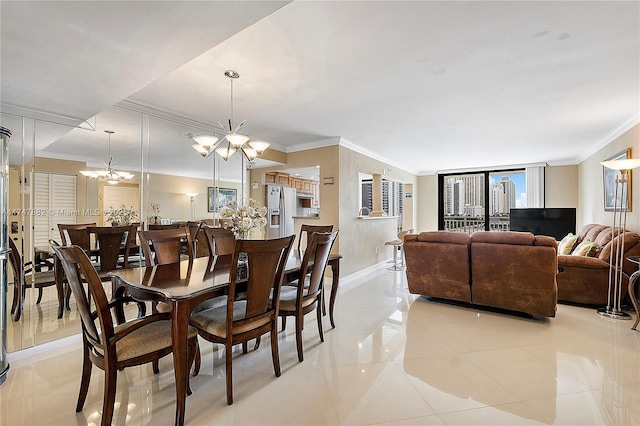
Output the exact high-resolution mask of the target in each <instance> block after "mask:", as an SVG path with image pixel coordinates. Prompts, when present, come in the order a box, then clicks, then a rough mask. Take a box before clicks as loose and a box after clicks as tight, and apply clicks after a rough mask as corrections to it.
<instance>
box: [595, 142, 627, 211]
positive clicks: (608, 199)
mask: <svg viewBox="0 0 640 426" xmlns="http://www.w3.org/2000/svg"><path fill="white" fill-rule="evenodd" d="M625 158H631V150H630V149H625V150H624V151H620V152H619V153H617V154H616V155H613V156H611V157H609V158H607V159H606V160H605V161H610V160H623V159H625ZM627 173H629V176H628V178H627V179H628V183H627V184H625V185H622V184H618V181H619V180H620V178H621V177H622V173H621V172H620V170H613V169H609V168H607V167H604V166H602V187H603V190H604V211H606V212H612V211H615V210H617V211H620V207H621V206H622V211H628V212H630V211H631V171H630V170H629V171H628V172H627ZM623 188H624V191H623ZM616 189H617V192H616ZM623 192H624V193H623Z"/></svg>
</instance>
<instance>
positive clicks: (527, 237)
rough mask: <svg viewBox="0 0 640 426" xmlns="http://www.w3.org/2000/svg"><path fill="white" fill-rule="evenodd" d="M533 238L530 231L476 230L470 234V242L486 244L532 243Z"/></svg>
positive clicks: (529, 244)
mask: <svg viewBox="0 0 640 426" xmlns="http://www.w3.org/2000/svg"><path fill="white" fill-rule="evenodd" d="M534 241H535V238H534V236H533V234H532V233H531V232H516V231H506V232H495V231H478V232H474V233H473V234H471V243H488V244H511V245H526V246H531V245H533V244H534Z"/></svg>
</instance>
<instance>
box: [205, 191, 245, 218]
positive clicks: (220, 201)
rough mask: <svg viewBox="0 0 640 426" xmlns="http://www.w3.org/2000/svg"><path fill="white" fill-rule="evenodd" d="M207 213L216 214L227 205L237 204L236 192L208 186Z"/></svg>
mask: <svg viewBox="0 0 640 426" xmlns="http://www.w3.org/2000/svg"><path fill="white" fill-rule="evenodd" d="M207 189H208V191H207V195H208V196H207V201H208V202H207V206H208V208H207V211H209V212H217V211H220V209H221V208H223V207H227V206H228V205H229V203H236V202H238V190H237V189H231V188H216V187H213V186H210V187H208V188H207Z"/></svg>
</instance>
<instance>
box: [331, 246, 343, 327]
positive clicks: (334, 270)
mask: <svg viewBox="0 0 640 426" xmlns="http://www.w3.org/2000/svg"><path fill="white" fill-rule="evenodd" d="M329 266H331V275H332V281H331V296H330V298H329V321H330V322H331V327H332V328H336V323H335V322H334V321H333V307H334V305H335V303H336V296H337V295H338V283H339V282H340V259H339V258H338V259H331V260H329Z"/></svg>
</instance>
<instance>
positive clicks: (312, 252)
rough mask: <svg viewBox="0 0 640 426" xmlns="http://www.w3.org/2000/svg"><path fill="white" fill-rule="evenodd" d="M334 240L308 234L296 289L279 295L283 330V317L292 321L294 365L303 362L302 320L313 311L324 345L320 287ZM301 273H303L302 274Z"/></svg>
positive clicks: (324, 234) (328, 234)
mask: <svg viewBox="0 0 640 426" xmlns="http://www.w3.org/2000/svg"><path fill="white" fill-rule="evenodd" d="M337 236H338V231H335V232H322V233H321V232H314V233H312V234H311V236H310V237H309V243H308V245H307V249H306V250H305V252H304V256H303V258H302V263H301V264H300V271H301V272H300V277H299V278H298V283H297V285H293V286H292V285H283V286H282V290H281V292H280V310H279V312H278V315H279V316H280V317H281V318H282V329H283V330H284V328H285V324H286V318H287V316H293V317H295V319H296V347H297V350H298V361H300V362H302V361H303V359H304V357H303V352H302V328H303V325H304V316H305V315H306V314H308V313H309V312H312V311H313V310H315V311H316V317H317V321H318V333H319V334H320V341H321V342H324V333H323V330H322V306H323V303H322V300H323V298H322V294H323V289H322V287H323V280H324V272H325V269H326V267H327V262H328V260H329V254H330V253H331V248H332V247H333V243H334V242H335V240H336V237H337ZM302 271H307V272H306V273H302ZM274 297H275V296H274Z"/></svg>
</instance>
